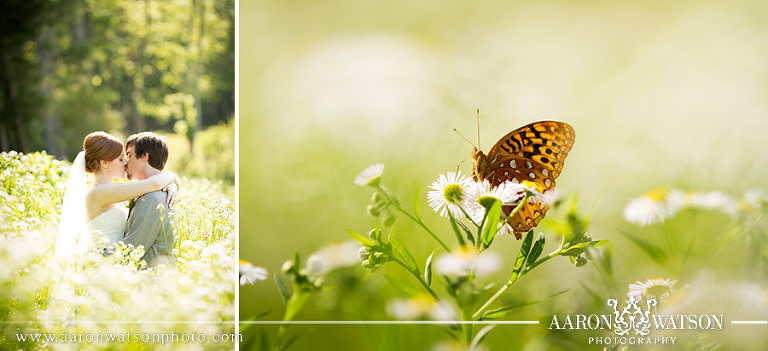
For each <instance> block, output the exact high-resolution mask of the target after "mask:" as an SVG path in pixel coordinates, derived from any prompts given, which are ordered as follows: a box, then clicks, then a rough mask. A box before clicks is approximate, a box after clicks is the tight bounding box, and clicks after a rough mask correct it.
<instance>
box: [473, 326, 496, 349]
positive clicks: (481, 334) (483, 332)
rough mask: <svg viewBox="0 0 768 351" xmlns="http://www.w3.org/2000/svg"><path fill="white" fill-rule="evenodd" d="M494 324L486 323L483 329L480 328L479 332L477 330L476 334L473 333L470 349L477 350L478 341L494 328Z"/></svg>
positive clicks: (481, 340) (480, 341)
mask: <svg viewBox="0 0 768 351" xmlns="http://www.w3.org/2000/svg"><path fill="white" fill-rule="evenodd" d="M496 326H497V325H496V324H491V325H486V326H485V327H484V328H483V329H480V331H479V332H477V335H475V338H474V339H472V344H471V345H470V347H469V349H470V350H477V349H479V346H480V343H482V342H483V339H484V338H485V336H486V335H487V334H488V333H489V332H490V331H491V330H493V328H496Z"/></svg>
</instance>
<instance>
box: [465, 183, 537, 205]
mask: <svg viewBox="0 0 768 351" xmlns="http://www.w3.org/2000/svg"><path fill="white" fill-rule="evenodd" d="M523 187H524V185H522V184H516V183H512V182H509V181H507V182H504V183H502V184H499V185H498V186H491V183H490V182H488V180H487V179H484V180H482V181H479V182H472V183H470V186H469V188H467V205H468V206H469V207H470V208H472V209H473V210H476V209H477V208H478V207H481V208H483V209H490V208H491V206H493V203H494V202H496V200H499V201H501V203H502V205H514V204H517V202H518V201H520V199H522V198H523V197H524V196H525V192H524V190H523V189H524V188H523Z"/></svg>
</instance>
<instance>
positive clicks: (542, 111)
mask: <svg viewBox="0 0 768 351" xmlns="http://www.w3.org/2000/svg"><path fill="white" fill-rule="evenodd" d="M239 10H240V12H239V15H240V26H239V36H240V37H239V41H240V42H239V45H240V46H239V50H240V53H239V55H240V56H239V62H240V64H239V75H240V76H239V89H240V92H239V105H240V106H239V108H240V117H239V118H240V119H239V136H240V159H239V165H240V167H239V177H240V178H239V179H240V201H241V205H240V231H239V233H240V255H241V257H242V258H243V259H246V260H248V261H250V262H253V263H254V264H256V265H260V266H264V267H266V268H268V269H269V271H270V273H273V272H279V271H280V267H281V265H282V264H283V262H285V261H286V260H288V259H290V258H292V257H293V255H294V253H295V252H299V253H300V254H302V256H303V257H306V256H307V255H308V254H309V253H311V252H312V251H314V250H316V249H318V248H319V247H321V246H323V245H326V244H329V243H338V242H343V241H346V240H348V239H349V238H348V236H347V235H346V233H345V231H344V229H345V228H350V229H353V230H355V231H357V232H360V233H364V232H367V231H368V230H369V229H370V228H371V227H372V220H371V219H370V218H369V217H368V216H367V215H366V212H365V206H366V205H367V204H368V201H369V199H370V195H371V192H370V191H369V190H368V189H363V188H360V187H357V186H354V185H353V184H352V179H353V178H354V177H355V175H356V174H357V173H358V172H359V171H361V170H362V169H364V168H365V167H367V166H369V165H371V164H373V163H376V162H382V163H385V164H386V168H385V172H384V177H383V181H384V183H385V184H386V185H387V186H388V187H389V189H390V190H392V191H393V192H394V193H395V194H396V195H398V196H399V198H400V199H401V201H403V202H404V203H406V204H410V203H411V201H410V199H411V198H412V197H413V193H414V192H415V190H416V187H417V186H419V185H421V189H422V204H423V206H422V212H423V213H424V214H425V221H426V222H427V223H428V224H430V226H431V227H432V228H437V230H440V231H441V234H442V237H443V238H444V239H445V240H451V238H452V237H451V235H452V234H451V232H450V229H449V227H448V223H447V222H446V221H443V220H440V219H439V218H438V217H437V216H436V215H434V214H433V213H431V211H429V210H428V208H426V207H425V205H426V196H425V194H426V190H427V189H426V187H427V186H428V185H429V184H430V183H431V182H432V181H434V180H435V179H436V177H437V176H438V174H440V173H444V172H446V171H451V170H455V169H456V167H457V165H459V164H460V163H461V162H462V160H464V159H465V158H467V157H469V156H470V151H471V149H472V146H471V145H469V144H468V143H467V142H465V141H464V140H462V139H461V138H460V137H458V136H457V135H456V134H455V133H454V132H453V131H452V129H453V128H456V129H458V130H459V131H460V132H462V134H464V135H465V136H467V138H469V139H470V140H472V141H474V140H475V139H476V137H475V135H476V132H477V127H476V120H475V109H480V126H479V129H480V130H479V133H480V146H481V148H483V149H484V150H486V151H487V150H488V149H489V148H490V146H492V145H493V143H495V142H496V140H498V138H500V137H501V136H503V135H504V134H506V133H507V132H509V131H510V130H512V129H515V128H517V127H519V126H522V125H524V124H527V123H529V122H532V121H536V120H544V119H554V120H560V121H565V122H567V123H570V124H571V125H573V127H574V128H575V130H576V143H575V146H574V148H573V150H572V151H571V153H570V154H569V156H568V159H567V160H566V164H565V168H564V170H563V173H562V174H561V176H560V177H559V178H558V183H557V184H558V189H559V190H560V192H561V194H563V195H565V196H573V195H577V196H578V201H579V204H580V208H581V210H582V212H585V213H588V214H591V225H590V233H591V234H592V236H593V237H594V238H596V239H610V240H611V242H612V243H611V245H610V250H611V252H612V255H613V259H612V264H613V266H612V270H613V273H612V274H613V279H614V281H612V282H611V283H610V284H608V285H610V286H611V287H612V288H613V289H614V291H613V292H614V293H618V294H620V295H619V297H620V296H621V294H625V293H626V292H625V289H626V286H627V285H628V284H629V283H633V282H635V281H637V280H645V279H648V278H656V277H661V278H670V279H677V280H678V283H677V284H678V285H677V286H676V287H679V288H683V287H686V286H692V284H694V283H695V282H701V281H702V280H704V281H707V282H710V283H711V284H714V285H720V286H730V285H728V284H731V283H732V284H736V285H738V284H740V282H744V281H748V280H747V279H746V278H744V280H739V279H740V278H743V277H744V276H745V274H746V272H747V271H748V270H749V269H750V267H749V266H748V265H746V263H745V262H743V261H741V260H739V259H738V257H739V255H740V253H741V252H743V251H745V250H746V245H747V244H746V242H744V241H741V242H736V243H735V244H733V245H731V246H729V247H727V248H724V250H725V252H726V253H724V254H721V255H720V256H716V257H715V256H712V255H710V253H709V251H706V247H707V242H710V241H711V242H714V240H715V239H716V236H718V235H720V234H721V233H723V232H725V231H726V230H727V229H728V225H729V224H728V219H727V218H718V217H717V216H708V217H707V216H705V218H701V217H698V219H696V220H694V221H692V222H681V224H677V225H678V228H679V231H680V232H684V233H686V235H688V236H690V238H691V240H692V241H694V242H698V243H699V245H700V246H701V247H704V249H702V250H703V251H701V252H699V254H698V255H694V256H695V258H696V259H692V260H690V261H688V262H686V263H685V265H686V270H685V274H681V275H679V276H672V275H673V274H676V273H680V272H679V271H678V272H673V270H671V269H669V267H665V266H663V265H660V264H657V263H655V262H654V261H652V260H651V259H649V257H648V256H647V255H645V254H644V253H643V252H642V251H641V250H640V249H639V248H638V247H636V246H634V245H632V244H631V243H630V242H629V241H628V240H627V239H625V238H624V237H623V236H621V235H620V234H619V230H623V229H624V228H626V227H628V226H629V225H628V224H627V223H626V222H625V221H624V219H623V218H622V211H623V209H624V206H626V204H627V203H628V201H629V199H630V198H632V197H637V196H640V195H641V194H643V193H645V192H647V191H649V190H651V189H654V188H659V187H670V188H680V189H683V190H692V191H697V190H698V191H713V190H719V191H723V192H724V193H726V194H729V195H731V196H734V197H740V196H741V194H743V193H744V191H746V190H748V189H760V188H765V185H766V176H765V174H766V172H767V171H768V162H766V157H765V150H768V138H766V134H767V133H766V132H768V65H766V62H768V40H766V38H768V21H766V16H765V15H766V13H768V3H765V2H762V1H733V2H727V3H725V2H719V1H675V2H668V1H620V2H616V1H545V2H536V3H531V2H528V1H486V2H470V1H452V2H444V1H420V2H412V1H363V2H361V1H343V0H330V1H322V2H307V1H259V2H248V1H245V2H242V3H240V5H239ZM460 168H461V169H462V170H463V172H464V174H468V173H469V172H470V171H471V162H465V163H462V164H461V166H460ZM428 211H429V212H430V213H427V212H428ZM559 214H560V215H562V213H557V212H555V211H553V212H550V213H549V214H548V217H556V216H558V215H559ZM713 217H715V218H713ZM545 222H546V221H545ZM689 223H694V224H696V225H694V226H688V224H689ZM398 232H399V239H401V240H402V241H403V242H405V243H406V244H407V245H408V246H409V247H411V248H412V252H414V254H415V255H416V256H417V260H419V261H421V262H423V260H424V259H425V258H426V256H427V255H429V253H430V252H431V249H432V248H433V247H435V246H436V245H435V244H434V242H433V241H431V239H430V238H429V237H428V236H427V235H426V234H425V233H424V232H423V231H420V230H419V229H418V228H417V227H416V226H414V225H411V223H407V222H406V221H401V222H400V226H399V229H398ZM550 242H551V241H550ZM552 245H554V244H552ZM713 245H714V244H713ZM518 247H519V243H518V242H516V241H515V240H514V239H513V238H511V237H505V238H501V239H500V240H497V241H496V242H495V243H494V246H493V247H492V250H493V251H496V252H498V253H500V254H502V256H505V257H507V258H508V259H507V260H506V262H505V263H506V264H507V267H508V266H509V265H510V264H511V262H509V261H511V260H512V257H511V256H512V255H515V254H516V253H517V250H518ZM554 261H556V262H552V264H549V265H548V266H547V267H546V269H541V270H540V271H538V272H536V273H535V274H532V275H531V276H528V277H526V278H525V281H524V282H521V285H520V286H517V287H516V288H515V289H513V290H511V291H510V292H508V295H509V296H508V297H507V299H509V300H515V299H519V300H525V299H536V298H543V296H547V295H550V294H552V293H555V292H558V291H561V290H564V289H569V288H570V289H572V290H571V291H569V292H568V293H567V294H565V295H563V296H562V297H559V298H556V299H552V300H550V301H549V302H548V303H547V304H545V306H540V307H535V308H529V309H523V310H520V312H519V314H518V315H515V317H519V318H518V319H526V318H533V319H540V320H542V321H543V323H545V324H546V323H548V322H549V321H550V319H551V315H552V314H553V313H559V314H565V313H573V311H574V310H576V309H577V308H578V307H577V306H579V305H581V304H582V303H581V302H580V301H582V300H585V299H587V298H586V293H585V289H583V288H582V286H583V285H587V286H591V287H592V288H594V289H596V290H599V289H598V288H597V286H598V285H599V284H600V283H599V282H598V279H599V278H598V277H599V276H600V274H601V273H600V271H599V270H598V269H597V268H596V267H595V265H593V264H592V263H590V265H588V266H587V267H585V268H584V269H577V268H575V267H573V266H572V265H571V264H570V263H568V262H567V260H565V259H559V260H554ZM383 271H384V272H385V273H386V274H388V275H392V276H396V277H405V275H404V274H403V272H401V271H399V270H398V267H385V268H384V269H383ZM502 271H503V272H508V271H509V270H508V269H506V270H505V269H503V270H502ZM507 274H508V273H499V275H498V279H499V280H501V279H504V276H506V275H507ZM707 277H708V278H707ZM403 279H406V278H403ZM707 279H709V280H707ZM338 280H339V281H336V282H334V283H335V284H337V285H341V286H343V285H344V284H348V285H349V286H348V288H345V289H342V290H340V291H343V292H344V293H340V292H336V293H335V292H334V291H330V292H322V293H321V294H319V295H318V296H316V297H315V298H313V299H312V300H311V301H310V302H309V303H308V306H307V307H306V308H305V310H304V311H303V312H302V313H301V314H300V315H299V317H298V319H308V320H312V319H320V320H322V319H330V320H335V319H370V320H375V319H388V318H390V317H388V316H387V315H386V306H385V303H384V302H386V301H387V300H388V299H391V298H392V297H396V296H398V295H397V292H396V291H395V290H394V289H392V288H391V287H390V286H388V284H387V282H386V281H385V280H384V279H383V277H382V276H381V275H377V276H374V277H371V278H365V272H364V271H363V270H362V268H360V267H353V268H350V269H348V270H345V271H344V272H342V274H341V278H338ZM734 280H735V282H734ZM406 281H408V280H406ZM409 282H411V283H413V284H414V286H416V282H415V281H409ZM701 284H703V285H707V284H704V283H701ZM701 284H700V285H701ZM758 284H759V285H758V286H759V288H758V289H757V290H756V291H757V292H756V295H754V296H753V297H754V302H755V303H760V304H761V305H759V306H757V307H755V306H751V305H750V306H751V307H748V308H747V307H745V306H741V307H738V308H737V307H734V306H732V305H730V304H727V305H725V307H723V308H724V309H725V310H726V311H728V312H726V318H731V319H738V318H745V319H748V318H747V317H740V316H742V315H743V314H742V315H740V314H739V313H741V312H744V311H749V310H751V311H753V312H754V313H758V312H755V311H761V312H760V313H762V312H765V311H766V307H765V305H766V302H767V301H768V299H767V298H766V290H765V288H764V286H765V284H764V282H762V283H758ZM331 285H332V284H331ZM694 285H695V284H694ZM700 285H697V286H700ZM609 290H610V289H609ZM334 294H336V295H343V296H336V295H334ZM344 294H346V295H344ZM350 294H351V295H353V296H350ZM355 294H357V295H355ZM725 294H726V295H727V293H725ZM736 295H737V294H736V293H734V294H733V295H731V296H720V297H721V299H720V300H719V301H724V300H723V299H725V300H728V299H733V298H734V297H733V296H736ZM609 297H610V296H604V298H606V299H607V298H609ZM602 302H603V303H604V300H603V301H602ZM339 306H342V307H339ZM337 307H339V308H340V309H339V310H337V311H335V312H334V308H337ZM263 312H267V314H266V315H263V316H260V317H259V318H260V319H265V320H276V319H280V318H281V317H282V312H283V304H282V303H281V301H280V298H279V294H278V292H277V290H276V289H275V287H274V282H273V281H272V278H271V277H270V279H269V280H268V281H267V282H264V283H261V284H257V285H253V286H244V287H241V290H240V318H241V320H246V319H248V318H251V317H254V316H256V315H259V314H261V313H263ZM728 313H730V314H728ZM755 318H766V317H765V316H763V317H755ZM270 328H272V327H267V328H266V329H265V330H266V333H274V331H275V328H272V329H270ZM302 328H303V327H296V329H302ZM746 328H747V329H746V331H745V330H744V329H742V331H741V332H736V331H729V332H728V333H729V335H731V338H730V339H729V340H734V339H737V338H739V337H741V336H743V335H744V334H740V333H746V334H747V335H751V338H747V339H744V340H746V341H742V342H743V343H744V344H743V345H741V346H745V345H750V346H754V345H759V344H760V343H761V342H765V339H764V338H759V337H755V333H762V332H763V331H764V329H749V328H752V327H746ZM304 329H308V330H307V331H306V332H305V333H303V334H302V335H301V337H300V338H299V339H298V341H297V344H296V345H295V347H294V349H298V350H301V349H307V348H309V347H312V348H313V349H366V350H367V349H371V350H377V349H392V350H395V349H409V350H410V349H413V350H418V349H428V348H430V347H431V346H432V345H433V344H434V343H435V342H436V340H440V339H442V338H444V334H441V332H440V331H439V329H438V328H436V327H414V326H387V327H380V326H367V327H359V326H354V327H353V326H349V327H321V326H316V327H307V328H304ZM551 334H552V333H548V331H547V330H546V329H545V327H544V326H543V325H542V326H531V327H524V326H503V327H500V328H497V330H495V331H494V332H492V333H491V335H490V336H489V338H490V339H489V344H488V345H487V346H489V348H490V349H493V350H495V349H522V348H527V349H552V348H555V349H556V348H562V349H569V348H572V344H569V343H568V342H566V341H562V342H560V343H559V344H558V343H555V344H550V343H551V342H556V340H554V341H553V339H557V337H554V338H553V337H552V335H551ZM395 336H396V337H395ZM579 342H581V340H579ZM576 345H582V346H583V344H576Z"/></svg>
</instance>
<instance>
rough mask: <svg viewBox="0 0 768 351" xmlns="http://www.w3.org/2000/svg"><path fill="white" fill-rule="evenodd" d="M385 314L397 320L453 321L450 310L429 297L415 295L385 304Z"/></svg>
mask: <svg viewBox="0 0 768 351" xmlns="http://www.w3.org/2000/svg"><path fill="white" fill-rule="evenodd" d="M387 312H389V314H390V315H392V316H393V317H395V318H397V319H399V320H409V321H412V320H422V319H431V320H436V321H447V320H453V319H454V314H453V312H452V311H451V309H450V308H448V306H446V305H444V304H441V303H439V302H437V301H435V299H434V298H432V296H430V295H416V296H414V297H411V298H410V299H394V300H392V301H391V302H390V303H389V304H387Z"/></svg>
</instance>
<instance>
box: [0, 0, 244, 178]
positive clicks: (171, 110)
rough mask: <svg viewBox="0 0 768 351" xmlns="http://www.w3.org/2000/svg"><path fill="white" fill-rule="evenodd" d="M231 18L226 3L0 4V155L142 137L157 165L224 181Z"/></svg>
mask: <svg viewBox="0 0 768 351" xmlns="http://www.w3.org/2000/svg"><path fill="white" fill-rule="evenodd" d="M234 20H235V1H234V0H190V1H173V2H170V1H133V0H130V1H128V0H104V1H101V0H100V1H92V0H57V1H49V0H7V1H3V2H2V5H0V33H2V35H1V36H0V151H9V150H16V151H18V152H23V153H29V152H32V151H40V150H45V151H46V152H47V153H48V154H50V155H54V156H56V157H57V158H60V159H68V160H73V159H74V158H75V155H77V153H78V152H79V151H81V150H82V145H83V144H82V141H83V139H84V137H85V136H86V135H87V134H88V133H91V132H94V131H98V130H103V131H106V132H109V133H112V134H114V135H115V136H117V137H119V138H121V139H123V140H125V138H126V137H127V136H128V135H130V134H133V133H136V132H140V131H147V130H151V131H155V132H158V133H159V134H162V135H165V136H167V137H168V139H169V143H170V146H171V155H170V158H169V161H168V164H167V167H168V169H170V170H173V171H175V172H178V173H182V174H184V175H188V176H201V177H208V178H211V179H223V180H225V181H227V182H228V183H230V184H234V131H235V125H234V122H233V120H234V113H235V74H234V73H235V23H234V22H235V21H234Z"/></svg>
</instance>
